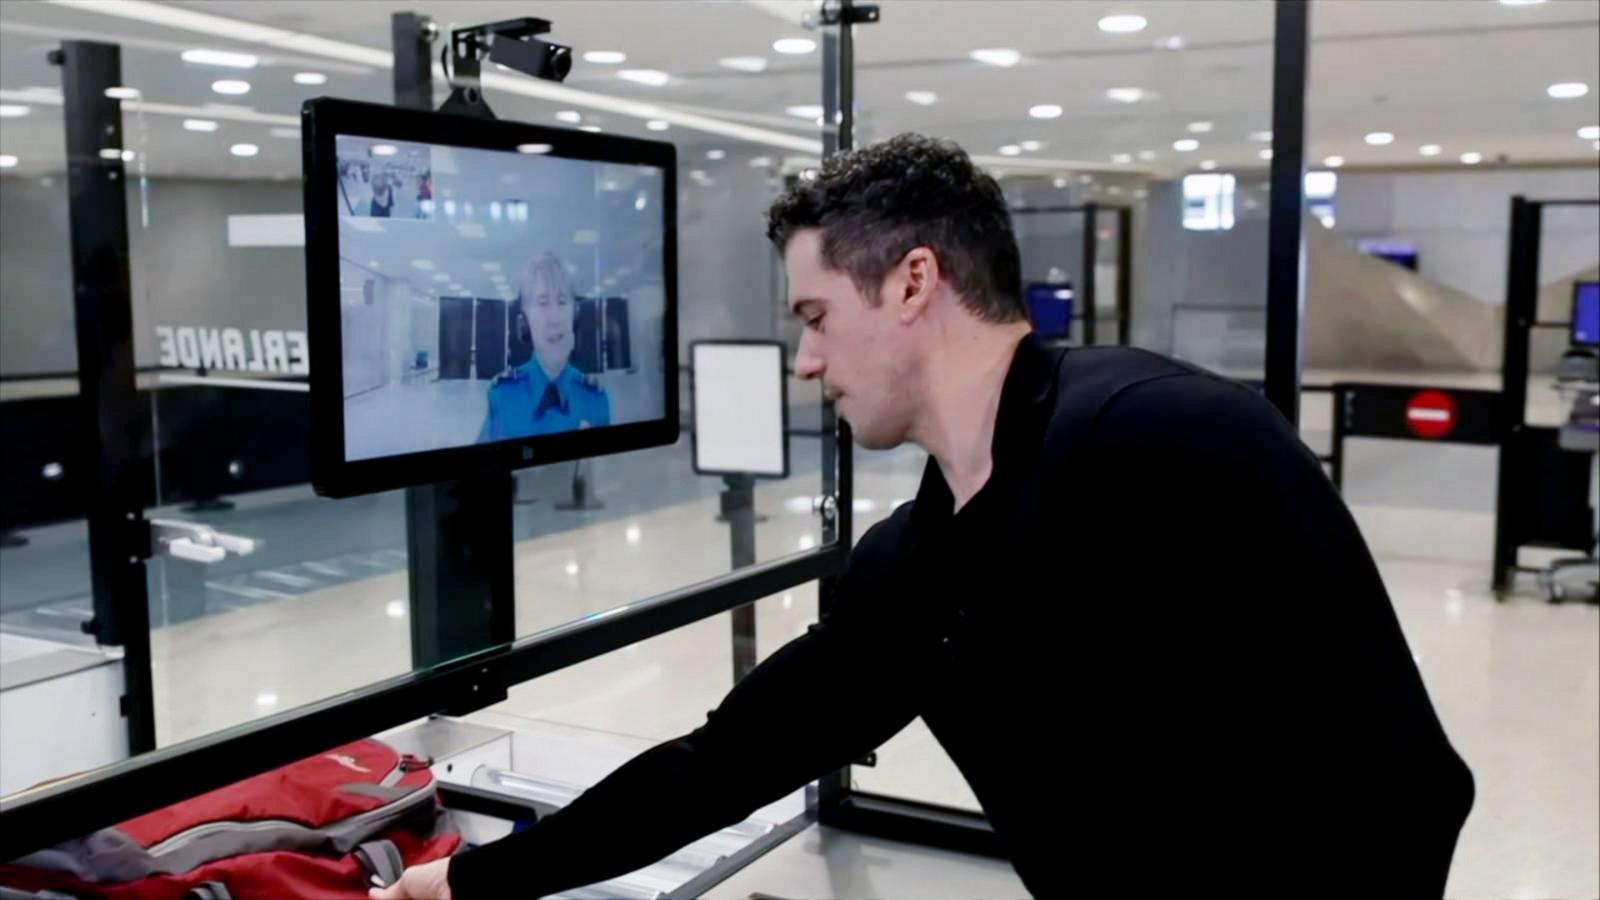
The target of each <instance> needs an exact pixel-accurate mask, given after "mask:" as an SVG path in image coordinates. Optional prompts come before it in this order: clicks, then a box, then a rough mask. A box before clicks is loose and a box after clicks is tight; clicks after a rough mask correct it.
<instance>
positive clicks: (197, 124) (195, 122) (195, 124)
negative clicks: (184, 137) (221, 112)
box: [183, 119, 217, 131]
mask: <svg viewBox="0 0 1600 900" xmlns="http://www.w3.org/2000/svg"><path fill="white" fill-rule="evenodd" d="M183 130H184V131H216V130H217V123H215V122H213V121H211V120H210V119H184V120H183Z"/></svg>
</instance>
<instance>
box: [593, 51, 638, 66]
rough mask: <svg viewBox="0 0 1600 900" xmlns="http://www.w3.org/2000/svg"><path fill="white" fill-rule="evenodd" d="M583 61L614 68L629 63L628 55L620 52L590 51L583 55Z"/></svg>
mask: <svg viewBox="0 0 1600 900" xmlns="http://www.w3.org/2000/svg"><path fill="white" fill-rule="evenodd" d="M583 61H584V62H592V63H594V64H595V65H600V66H614V65H617V64H618V63H624V62H627V61H628V54H626V53H623V52H622V51H620V50H588V51H585V52H584V54H583Z"/></svg>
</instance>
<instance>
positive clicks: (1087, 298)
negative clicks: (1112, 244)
mask: <svg viewBox="0 0 1600 900" xmlns="http://www.w3.org/2000/svg"><path fill="white" fill-rule="evenodd" d="M1099 212H1100V205H1099V204H1097V203H1085V204H1084V205H1083V272H1082V273H1081V274H1080V275H1079V276H1078V305H1079V307H1080V309H1081V312H1079V313H1078V316H1079V318H1081V319H1082V320H1083V345H1084V346H1085V347H1088V346H1091V345H1093V344H1094V342H1095V326H1096V325H1097V324H1099V323H1098V322H1097V321H1096V319H1098V318H1099V317H1100V311H1099V309H1098V304H1096V303H1095V296H1094V294H1095V290H1094V270H1095V259H1096V258H1097V257H1098V256H1099V255H1100V234H1099V228H1100V226H1099V222H1098V219H1099V215H1098V213H1099Z"/></svg>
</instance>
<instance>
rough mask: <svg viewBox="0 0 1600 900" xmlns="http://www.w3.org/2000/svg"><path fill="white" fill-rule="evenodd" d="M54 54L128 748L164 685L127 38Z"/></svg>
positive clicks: (99, 595)
mask: <svg viewBox="0 0 1600 900" xmlns="http://www.w3.org/2000/svg"><path fill="white" fill-rule="evenodd" d="M50 61H51V62H52V63H55V64H56V65H59V66H60V67H61V93H62V98H63V100H64V107H63V118H64V119H65V122H66V130H67V190H68V194H69V198H70V199H69V204H70V206H69V215H70V222H71V228H70V230H71V247H72V287H73V293H72V300H73V313H74V315H75V317H76V327H75V331H76V334H77V344H78V396H79V400H80V403H81V407H80V408H81V410H82V415H83V417H84V427H83V430H82V433H83V435H84V436H85V438H86V439H87V440H88V442H89V446H88V447H86V448H84V451H85V452H84V454H83V456H84V459H85V460H87V461H89V463H90V466H91V467H92V472H93V474H92V475H91V476H90V477H91V478H92V479H93V485H94V487H93V489H92V490H91V491H89V511H88V517H87V518H88V525H89V573H90V582H91V584H92V590H93V594H94V619H93V620H91V621H90V622H89V623H88V624H87V625H86V626H85V630H86V631H89V632H90V633H92V634H94V636H95V639H96V640H97V641H98V642H99V643H101V644H109V645H120V646H121V647H122V648H123V657H122V670H123V680H124V689H125V690H126V693H125V694H124V696H123V710H122V711H123V714H124V715H125V716H126V717H127V720H128V750H129V752H130V753H133V754H139V753H144V752H146V751H148V750H154V749H155V746H156V726H155V688H154V684H153V682H152V679H151V674H150V595H149V587H148V584H147V582H146V581H145V560H146V559H147V558H149V556H150V532H149V527H148V525H146V523H145V520H144V514H143V503H144V500H143V496H142V494H143V492H142V491H141V490H140V487H141V485H142V484H143V481H142V479H141V473H142V472H143V471H144V470H143V468H142V466H143V465H144V464H147V463H148V460H141V459H140V457H139V447H140V443H141V441H140V437H141V435H142V434H143V429H144V428H145V427H146V425H145V423H144V422H143V421H142V420H141V417H140V415H139V409H140V406H139V396H138V389H137V386H136V384H135V382H134V359H133V347H134V341H133V291H132V289H131V287H130V282H129V274H128V199H127V195H126V191H125V189H124V184H125V179H124V172H123V166H122V158H121V156H120V154H107V155H106V156H102V155H101V151H102V150H105V149H115V150H118V151H120V150H121V149H122V103H121V101H120V100H116V99H113V98H111V97H107V96H106V89H107V88H112V87H120V86H122V48H120V47H118V46H117V45H115V44H101V43H95V42H92V41H65V42H63V43H62V44H61V48H60V49H59V50H55V51H52V52H51V54H50Z"/></svg>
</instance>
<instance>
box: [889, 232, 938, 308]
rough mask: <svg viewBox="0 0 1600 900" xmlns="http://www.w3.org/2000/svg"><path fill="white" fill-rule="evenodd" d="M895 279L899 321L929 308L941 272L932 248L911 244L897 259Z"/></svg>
mask: <svg viewBox="0 0 1600 900" xmlns="http://www.w3.org/2000/svg"><path fill="white" fill-rule="evenodd" d="M895 268H896V270H897V271H896V274H898V275H899V276H900V277H899V278H897V279H895V284H896V286H897V287H898V288H899V291H900V296H898V297H895V298H893V299H894V301H895V302H896V303H897V304H898V305H899V307H900V320H901V321H902V322H910V321H912V320H914V319H916V318H917V317H918V316H921V315H924V314H926V313H927V311H928V307H929V305H930V304H931V303H932V302H933V297H934V294H935V292H937V290H938V288H939V282H940V280H941V279H942V277H943V273H942V272H940V271H939V257H938V255H937V254H935V253H934V252H933V250H932V248H929V247H913V248H911V249H910V250H909V251H907V252H906V255H905V256H903V257H901V258H900V265H898V266H896V267H895Z"/></svg>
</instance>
